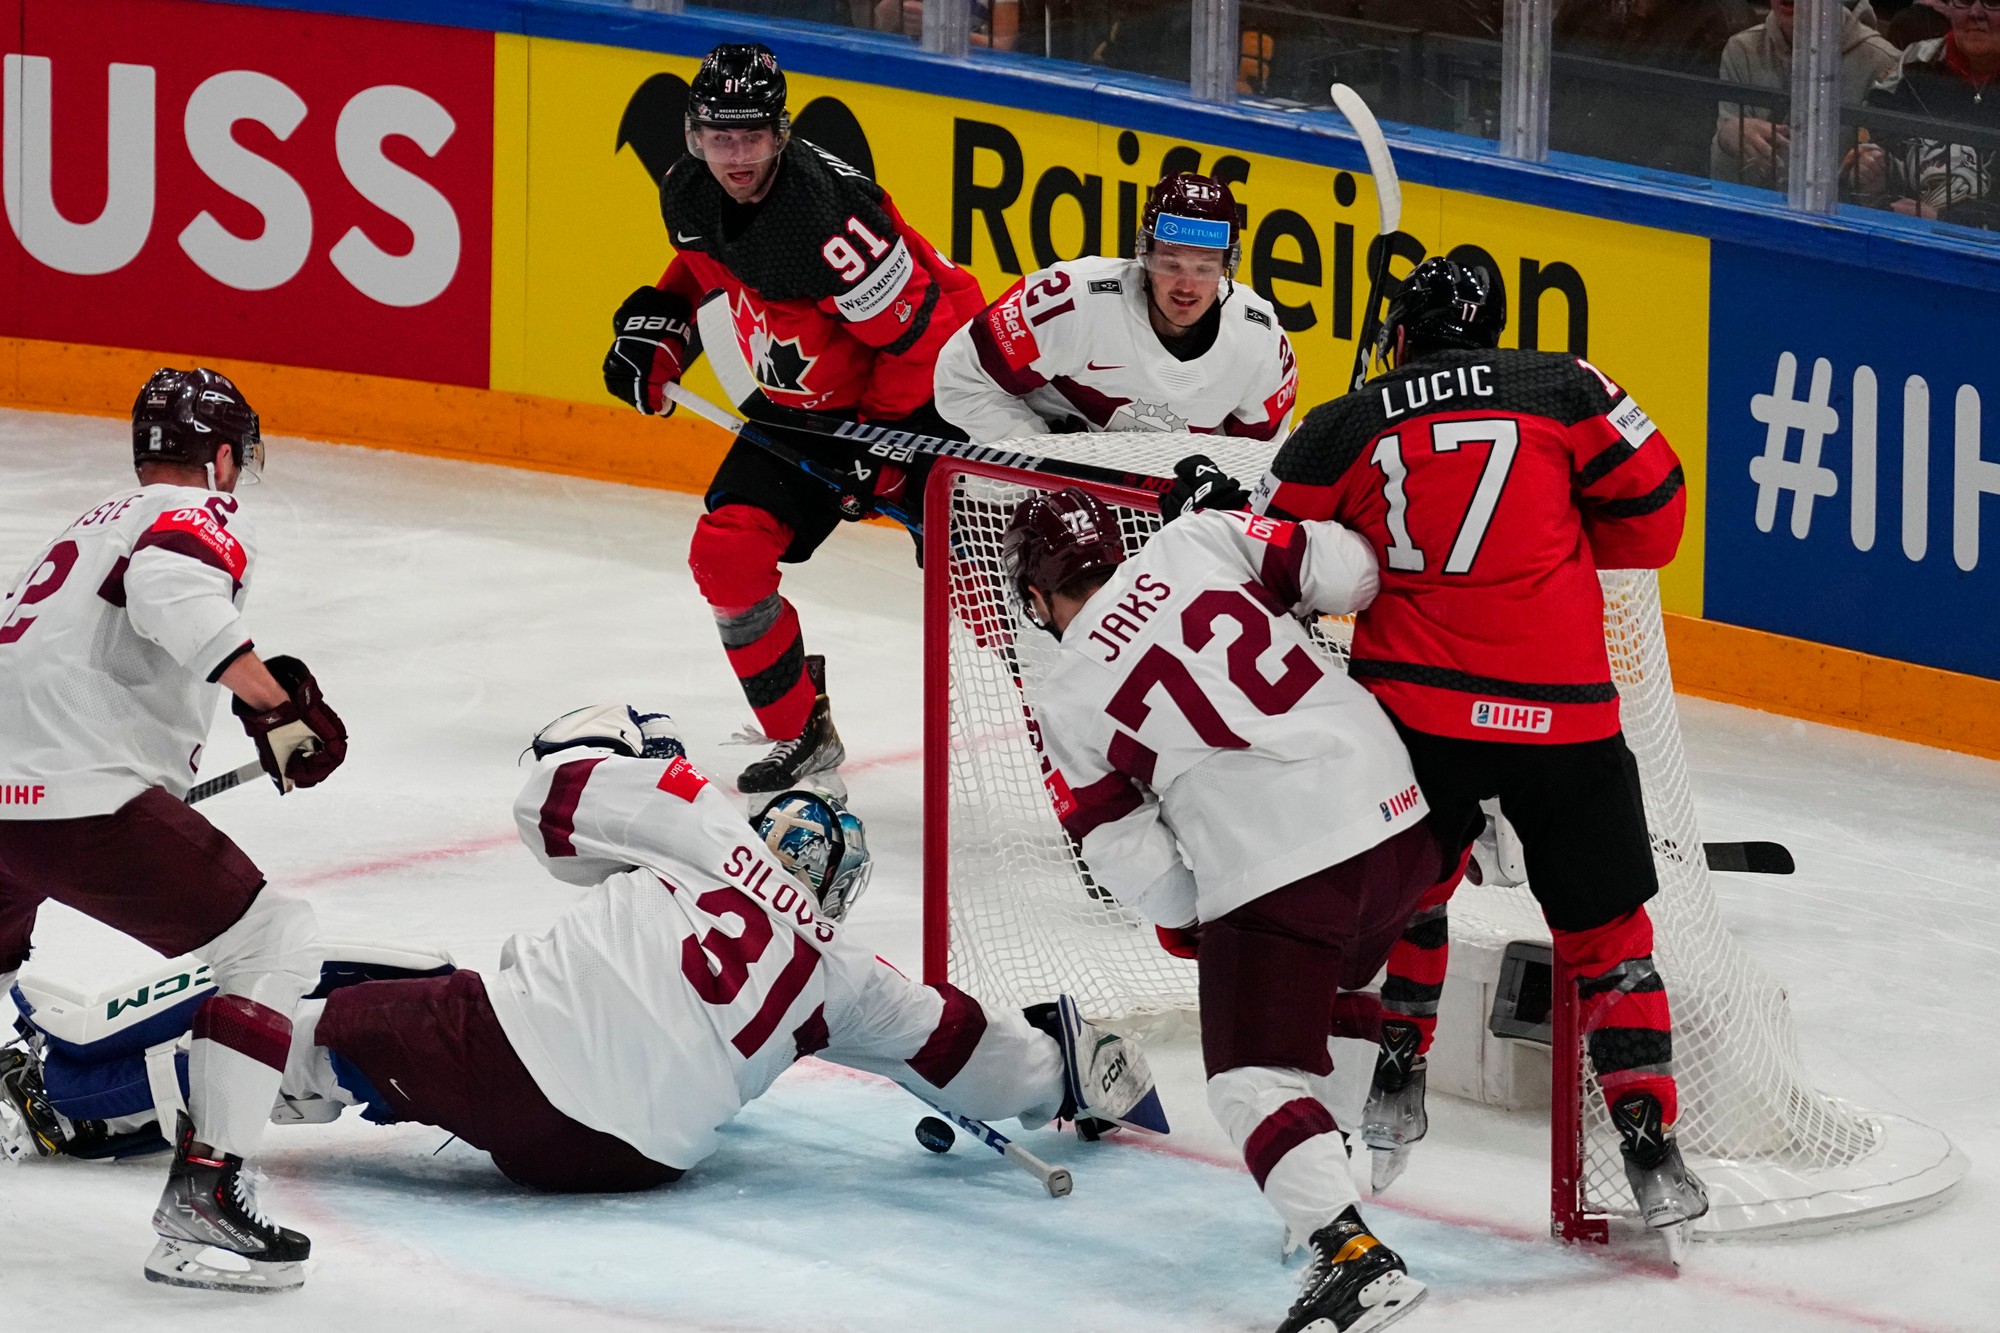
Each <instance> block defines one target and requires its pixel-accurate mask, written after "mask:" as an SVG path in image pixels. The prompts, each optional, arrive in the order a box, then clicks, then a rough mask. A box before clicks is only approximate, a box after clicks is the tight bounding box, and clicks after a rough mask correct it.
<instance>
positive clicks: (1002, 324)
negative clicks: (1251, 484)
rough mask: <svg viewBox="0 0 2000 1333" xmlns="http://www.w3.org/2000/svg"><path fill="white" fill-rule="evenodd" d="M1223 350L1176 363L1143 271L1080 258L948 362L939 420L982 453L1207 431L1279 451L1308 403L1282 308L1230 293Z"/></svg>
mask: <svg viewBox="0 0 2000 1333" xmlns="http://www.w3.org/2000/svg"><path fill="white" fill-rule="evenodd" d="M1223 294H1224V297H1225V298H1226V299H1225V300H1224V301H1223V304H1222V315H1221V322H1220V324H1219V326H1218V328H1217V331H1216V335H1215V342H1214V344H1213V345H1212V346H1211V347H1210V348H1209V349H1208V350H1207V351H1206V352H1203V353H1202V354H1201V355H1200V356H1198V357H1195V358H1194V359H1193V360H1191V361H1182V360H1179V359H1178V358H1176V357H1175V356H1174V354H1173V353H1172V352H1169V351H1168V350H1167V349H1166V347H1165V346H1164V345H1163V344H1162V343H1161V342H1160V339H1159V335H1158V334H1156V333H1154V332H1153V326H1152V323H1151V321H1150V320H1149V319H1148V317H1147V313H1146V299H1147V298H1146V270H1145V268H1144V267H1143V266H1141V265H1140V263H1139V261H1137V260H1135V259H1105V258H1097V257H1093V258H1087V259H1071V260H1066V261H1064V262H1062V263H1060V264H1055V265H1052V266H1050V267H1048V268H1045V269H1042V270H1040V271H1039V272H1036V273H1030V274H1029V275H1028V276H1027V277H1025V278H1023V279H1021V281H1019V282H1017V283H1015V284H1014V285H1013V286H1012V287H1011V288H1009V289H1008V290H1007V293H1006V295H1004V296H1002V297H1001V298H1000V299H999V300H997V301H995V302H994V303H993V304H992V305H990V306H988V307H987V308H986V310H985V311H984V312H982V313H981V314H979V315H978V316H976V317H974V319H973V320H972V322H971V323H969V324H967V325H966V326H965V327H964V328H961V329H960V330H959V331H958V332H957V333H954V334H953V335H952V336H951V340H950V341H949V342H947V343H946V344H945V346H944V350H943V351H942V352H940V353H939V354H938V362H937V378H936V381H935V388H936V391H937V409H938V411H939V412H940V413H941V414H943V416H944V418H945V419H946V420H947V421H950V422H951V423H952V424H953V425H955V426H957V427H958V428H959V429H961V430H963V431H965V432H966V434H968V435H969V436H971V438H972V440H973V442H974V443H977V444H992V443H994V442H995V441H998V440H1006V439H1014V438H1018V437H1020V436H1023V435H1041V434H1044V433H1047V432H1049V431H1051V430H1056V429H1059V428H1062V427H1063V426H1064V425H1066V424H1067V425H1069V427H1070V428H1071V429H1074V423H1077V422H1082V423H1083V424H1084V425H1086V426H1087V427H1088V428H1089V429H1090V430H1093V431H1196V432H1199V433H1202V434H1209V435H1241V436H1248V437H1250V438H1252V439H1257V440H1270V441H1273V442H1276V441H1278V440H1281V439H1283V438H1284V436H1285V432H1286V431H1287V430H1288V429H1289V426H1290V421H1291V415H1292V404H1293V402H1294V401H1295V400H1296V399H1297V398H1298V387H1299V371H1298V362H1297V360H1296V359H1295V358H1294V357H1293V355H1292V345H1291V342H1290V341H1289V340H1288V339H1287V338H1286V337H1285V331H1284V330H1283V329H1282V328H1280V327H1279V325H1278V317H1277V314H1276V313H1275V312H1274V311H1273V310H1272V309H1271V303H1270V302H1269V301H1266V300H1265V299H1264V298H1263V297H1261V296H1259V295H1257V293H1255V292H1253V291H1251V290H1250V289H1249V288H1248V287H1246V286H1244V285H1243V284H1242V283H1240V282H1233V283H1227V284H1225V286H1224V288H1223Z"/></svg>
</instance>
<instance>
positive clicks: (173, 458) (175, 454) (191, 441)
mask: <svg viewBox="0 0 2000 1333" xmlns="http://www.w3.org/2000/svg"><path fill="white" fill-rule="evenodd" d="M218 444H227V445H228V446H229V449H230V452H231V454H233V455H234V456H235V459H236V466H237V467H239V468H241V469H242V470H243V473H244V475H245V476H248V477H255V476H257V475H258V474H259V473H261V472H262V471H263V470H264V437H263V435H262V433H261V432H260V431H259V429H258V424H257V413H256V412H255V411H253V410H252V409H251V407H250V400H249V399H247V398H245V397H244V396H243V391H242V390H241V389H239V388H237V387H236V385H235V383H234V382H232V381H231V380H230V378H229V377H228V376H227V375H224V374H221V373H220V372H218V371H213V370H209V369H207V368H205V367H202V366H196V367H195V368H194V369H193V370H175V369H174V368H173V367H171V366H162V367H161V368H160V369H158V370H156V371H154V372H153V377H152V378H151V379H149V380H147V381H146V384H145V387H144V388H142V389H140V390H139V397H138V398H137V399H136V400H135V401H134V402H133V404H132V462H133V465H134V466H137V465H138V464H140V463H180V464H184V465H189V466H193V467H203V466H206V465H207V464H209V463H211V462H213V461H214V460H215V447H216V446H217V445H218Z"/></svg>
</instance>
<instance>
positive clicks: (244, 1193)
mask: <svg viewBox="0 0 2000 1333" xmlns="http://www.w3.org/2000/svg"><path fill="white" fill-rule="evenodd" d="M265 1179H266V1178H265V1175H264V1173H263V1172H262V1171H260V1170H257V1169H255V1168H251V1167H239V1168H238V1169H237V1172H236V1181H235V1184H234V1186H233V1188H232V1191H231V1192H232V1193H234V1194H235V1196H236V1206H237V1207H239V1208H241V1209H242V1210H243V1215H244V1216H245V1217H248V1218H249V1219H250V1220H251V1221H252V1222H255V1223H256V1224H257V1225H258V1226H260V1227H263V1228H265V1229H266V1230H276V1228H275V1227H273V1226H272V1224H271V1219H270V1218H269V1217H266V1216H265V1215H264V1210H263V1208H262V1206H260V1205H259V1204H258V1202H257V1192H258V1190H259V1189H261V1188H262V1187H263V1186H264V1184H265Z"/></svg>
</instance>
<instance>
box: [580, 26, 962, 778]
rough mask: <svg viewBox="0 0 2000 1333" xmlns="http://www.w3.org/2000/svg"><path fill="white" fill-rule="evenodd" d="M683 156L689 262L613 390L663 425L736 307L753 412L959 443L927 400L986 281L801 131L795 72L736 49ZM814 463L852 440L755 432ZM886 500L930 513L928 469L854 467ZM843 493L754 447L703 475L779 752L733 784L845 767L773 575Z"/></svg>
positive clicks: (740, 672) (703, 551)
mask: <svg viewBox="0 0 2000 1333" xmlns="http://www.w3.org/2000/svg"><path fill="white" fill-rule="evenodd" d="M687 105H688V110H687V143H688V153H687V155H686V156H684V157H682V158H681V159H680V160H679V161H678V162H676V163H675V164H674V165H673V167H671V168H670V169H669V170H668V171H667V173H666V176H665V177H664V178H663V179H662V180H661V182H660V211H661V215H662V216H663V217H664V218H665V220H666V224H667V232H668V235H669V237H670V238H671V239H672V241H673V244H674V247H675V249H676V250H677V251H678V253H677V254H676V255H675V256H674V260H673V263H672V264H670V265H669V266H668V268H667V271H666V274H665V275H664V276H663V277H661V279H660V281H659V283H658V285H657V286H651V287H641V288H639V289H638V290H637V291H635V292H633V293H632V295H631V296H629V297H628V298H626V300H625V303H624V304H623V305H622V306H620V307H619V308H618V312H617V314H616V315H615V316H613V319H612V328H613V341H612V344H611V350H610V352H609V353H608V354H607V355H606V356H605V358H604V383H605V387H606V388H607V389H609V390H610V391H611V393H612V394H613V395H614V396H615V397H617V398H618V399H620V400H621V401H623V402H626V403H630V404H631V405H632V406H633V407H635V408H637V409H638V410H639V411H641V412H650V413H657V414H659V415H666V414H667V413H669V412H671V411H673V402H672V400H671V399H669V398H667V397H665V390H666V386H667V385H669V384H671V383H674V382H677V381H678V380H679V379H680V378H681V375H682V374H683V373H684V372H685V371H686V370H687V368H688V366H689V365H690V364H692V363H693V361H694V359H695V358H696V357H697V356H699V355H700V354H701V340H700V334H699V332H698V330H697V329H696V326H695V312H696V310H697V308H698V307H700V305H701V304H702V302H704V301H705V300H707V299H708V298H709V297H710V296H711V295H714V294H717V293H720V294H721V295H722V297H723V298H724V299H725V300H727V301H728V303H729V314H730V319H731V321H732V322H733V324H734V326H735V331H736V341H737V344H738V346H739V347H740V348H741V350H742V352H743V357H744V360H745V361H746V362H748V363H749V366H750V369H751V373H752V374H753V375H754V376H755V377H756V380H757V384H758V393H756V394H754V395H752V397H751V399H750V400H749V401H748V402H746V403H744V404H742V408H743V412H744V414H745V415H746V416H748V417H750V418H752V419H753V420H754V419H757V418H759V417H768V416H769V415H770V413H769V408H770V407H771V405H773V404H776V405H777V406H779V407H782V408H792V409H802V410H806V411H811V412H821V413H825V414H827V415H828V416H829V418H834V419H846V420H856V419H858V420H862V421H868V422H872V423H876V424H879V425H885V426H898V427H903V428H906V429H910V430H915V431H920V432H922V433H925V434H929V435H949V436H953V437H956V436H957V434H958V432H957V431H955V430H953V429H952V428H951V427H950V426H949V425H948V424H946V422H945V421H944V420H943V419H942V418H941V417H939V416H938V415H937V413H936V410H935V409H934V408H933V407H932V405H931V379H932V374H933V368H934V366H935V364H936V361H937V356H938V352H939V350H940V349H941V348H942V347H943V346H944V344H945V340H946V339H947V338H949V337H951V335H952V332H953V331H954V330H956V329H957V328H958V327H959V326H960V325H962V324H964V323H965V322H966V321H967V320H968V319H970V318H972V316H973V315H975V314H976V313H978V311H979V309H980V308H981V307H982V306H983V305H984V304H985V298H984V296H983V295H982V294H981V292H980V290H979V283H978V280H977V279H975V278H974V277H973V276H972V275H971V274H970V273H967V272H966V271H965V270H964V269H961V268H958V267H956V266H955V265H953V264H952V263H951V261H950V260H948V259H946V258H945V257H944V256H943V255H941V254H939V253H938V251H937V250H936V248H935V247H933V246H932V245H931V243H930V242H929V241H927V240H925V239H924V238H923V237H922V236H921V235H919V234H918V233H917V231H916V229H915V228H913V227H911V226H910V224H909V223H907V222H905V221H904V220H903V217H902V214H900V213H898V212H897V211H896V205H895V203H894V202H893V201H892V200H891V199H890V198H889V196H888V194H887V192H885V191H884V190H883V189H882V187H881V186H879V185H877V184H876V183H875V182H874V181H871V180H869V179H867V178H866V177H865V176H863V175H862V174H861V173H860V172H858V171H856V170H855V169H854V168H853V167H850V166H849V165H847V164H846V163H845V162H842V161H841V160H840V159H839V158H837V157H834V156H833V155H832V154H830V153H828V152H826V151H824V150H823V149H821V148H818V147H817V146H815V145H813V144H811V143H808V142H806V141H804V140H792V139H791V138H790V130H789V127H790V120H789V117H788V116H787V114H786V111H785V76H784V74H783V73H782V72H781V71H780V70H779V68H778V62H777V60H776V59H775V58H774V57H773V56H772V54H771V53H770V51H768V50H766V49H765V48H764V47H762V46H757V45H749V44H725V45H722V46H718V47H716V48H715V49H714V50H713V51H710V52H709V53H708V56H707V57H706V58H705V59H704V60H703V61H702V64H701V69H700V71H699V72H698V73H697V74H696V75H695V77H694V82H693V84H692V86H691V87H690V89H689V92H688V104H687ZM761 429H763V430H764V431H765V433H767V434H771V435H775V436H777V437H779V438H780V439H781V440H782V442H783V443H784V444H785V445H787V446H788V447H790V448H792V449H795V450H797V451H798V452H799V453H801V454H804V455H806V456H807V457H808V458H811V459H813V460H815V461H817V462H821V463H825V464H827V465H828V466H830V467H833V468H837V469H840V470H847V469H849V468H850V467H851V466H852V465H853V463H854V461H855V457H856V451H855V450H854V449H853V447H851V446H844V445H840V444H836V443H834V442H832V441H830V440H828V439H825V438H823V437H820V436H816V435H812V434H809V433H803V432H797V431H791V432H788V431H786V430H785V429H784V428H783V427H782V426H781V425H777V424H766V425H764V426H762V427H761ZM856 475H857V477H862V478H864V480H865V484H866V485H867V486H868V487H872V495H871V496H869V497H868V498H869V499H870V500H871V501H872V502H873V504H874V505H875V506H876V507H877V508H883V509H894V510H896V511H898V512H900V513H903V514H907V515H918V514H921V513H922V508H923V506H922V496H921V491H922V473H921V472H911V471H907V470H905V469H904V468H901V467H898V466H895V465H893V464H874V463H871V464H870V465H868V466H867V468H866V471H865V473H863V472H862V471H860V470H857V471H856ZM839 501H840V497H839V496H837V495H836V494H835V493H834V491H833V490H832V489H830V488H829V487H827V486H826V485H825V484H824V483H822V482H820V481H817V480H814V479H813V478H811V477H809V476H807V475H805V474H804V473H803V472H802V471H800V470H799V469H798V468H797V467H796V466H794V465H793V464H791V463H788V462H784V461H781V460H779V459H776V458H774V457H772V456H771V455H770V454H769V453H767V452H765V451H764V450H762V449H759V448H757V447H756V446H754V445H751V444H749V443H747V442H744V441H740V440H739V441H738V442H737V443H736V444H735V445H734V446H733V447H732V448H731V449H730V451H729V454H728V456H727V457H726V458H724V459H723V462H722V466H721V468H720V469H719V470H718V471H717V472H716V474H715V479H714V480H713V481H712V482H710V483H709V487H708V495H707V503H708V512H707V513H706V514H705V515H703V516H702V518H701V521H700V522H699V523H698V524H697V525H696V527H695V534H694V542H693V545H692V547H691V548H690V550H689V552H688V564H689V567H690V568H691V569H692V570H693V572H694V579H695V584H696V586H697V587H699V588H700V589H701V594H702V596H703V597H704V598H705V599H706V600H707V601H708V604H709V607H710V609H711V610H712V611H713V612H714V614H715V622H716V627H717V629H718V630H720V631H721V634H722V644H723V648H724V650H725V651H726V652H727V653H728V655H729V663H730V666H731V667H732V668H733V669H734V670H735V672H736V676H737V679H738V680H739V681H741V682H742V685H743V693H744V694H745V696H746V697H747V698H748V699H749V702H750V706H751V708H752V709H753V710H754V711H755V713H756V715H757V721H758V724H759V725H760V726H761V727H762V728H763V730H764V733H765V734H766V735H767V736H769V737H770V739H771V740H772V741H773V742H774V745H773V748H772V749H771V751H770V753H769V754H768V755H767V756H765V758H763V759H761V760H759V761H758V762H756V763H754V764H751V765H750V766H749V767H748V768H747V769H745V770H744V772H743V774H742V776H741V777H739V778H738V779H737V786H738V787H739V788H740V789H742V790H743V791H746V792H771V791H782V790H784V789H785V788H787V787H791V786H794V785H796V784H797V783H798V782H799V780H800V779H802V778H804V777H806V776H808V775H811V774H815V773H819V774H821V775H822V776H821V777H820V778H819V779H816V780H817V781H819V782H820V783H821V784H822V785H829V786H830V785H831V784H832V782H833V781H834V779H833V776H832V774H833V770H835V769H837V768H838V767H839V766H840V763H841V761H842V760H843V759H844V758H845V757H846V752H845V750H844V749H843V747H842V745H841V741H840V735H839V733H838V732H837V731H836V730H835V729H834V725H833V717H832V713H831V710H830V709H829V707H828V704H827V698H826V681H825V667H824V661H823V659H821V658H819V657H808V656H807V655H806V653H805V649H804V646H803V643H804V640H803V638H802V635H801V630H800V627H799V617H798V613H797V612H796V611H795V610H794V609H793V607H792V604H791V603H790V602H788V601H786V600H785V599H784V597H783V596H781V595H780V593H779V591H778V566H779V565H780V564H781V563H796V562H798V561H802V560H805V559H807V558H809V557H810V556H811V555H812V553H813V551H814V550H815V549H817V548H818V546H819V545H820V543H821V542H823V541H825V540H826V539H827V537H828V536H829V535H831V534H832V532H833V530H834V528H835V527H836V526H838V524H839V523H840V521H841V519H842V518H860V517H862V516H863V513H862V512H861V511H855V512H846V513H844V512H843V511H842V509H841V507H840V503H839Z"/></svg>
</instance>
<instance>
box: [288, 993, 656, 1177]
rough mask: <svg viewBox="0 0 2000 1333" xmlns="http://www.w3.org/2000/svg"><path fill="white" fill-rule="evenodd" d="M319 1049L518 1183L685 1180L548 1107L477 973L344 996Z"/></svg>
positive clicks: (392, 1107)
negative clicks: (479, 1152) (485, 1154)
mask: <svg viewBox="0 0 2000 1333" xmlns="http://www.w3.org/2000/svg"><path fill="white" fill-rule="evenodd" d="M313 1042H314V1044H315V1045H318V1046H323V1047H325V1048H326V1049H327V1050H329V1051H332V1052H333V1053H334V1054H335V1055H337V1056H339V1057H341V1059H343V1060H346V1061H348V1062H349V1063H351V1064H352V1065H353V1066H354V1068H356V1069H357V1070H359V1071H360V1072H361V1076H362V1077H363V1078H365V1079H366V1080H368V1083H369V1084H370V1086H371V1087H372V1088H373V1089H374V1091H375V1092H376V1093H377V1094H379V1095H380V1097H381V1099H382V1101H384V1102H386V1103H387V1106H388V1110H389V1111H391V1112H392V1113H393V1118H394V1119H396V1120H417V1121H421V1122H423V1123H424V1124H427V1125H436V1126H437V1127H438V1128H440V1129H446V1130H450V1131H451V1132H452V1133H454V1134H456V1135H458V1136H459V1137H460V1138H462V1139H464V1140H465V1141H466V1142H467V1143H469V1144H471V1145H472V1146H473V1147H475V1148H482V1149H484V1150H485V1151H486V1152H488V1153H490V1154H492V1157H493V1165H495V1166H497V1167H499V1168H500V1172H501V1174H502V1175H504V1176H506V1177H507V1178H508V1179H509V1180H511V1181H513V1182H515V1183H516V1184H518V1185H525V1186H527V1187H528V1188H529V1189H537V1190H547V1191H550V1192H553V1193H622V1192H626V1191H630V1190H644V1189H652V1188H653V1187H654V1186H656V1185H665V1184H668V1183H670V1182H672V1181H675V1180H679V1179H680V1178H681V1172H680V1171H678V1170H676V1169H674V1168H673V1167H671V1166H666V1165H663V1164H662V1163H659V1162H655V1161H653V1160H652V1159H651V1158H648V1157H646V1156H645V1155H643V1154H642V1153H640V1152H639V1150H638V1149H636V1148H634V1147H633V1146H632V1145H631V1144H629V1143H626V1142H625V1141H624V1140H623V1139H620V1138H615V1137H613V1136H612V1135H610V1134H606V1133H603V1132H602V1131H600V1130H595V1129H592V1128H590V1127H589V1126H588V1125H585V1124H581V1123H579V1122H578V1121H575V1120H572V1119H570V1118H569V1117H568V1116H566V1115H564V1114H563V1113H562V1112H561V1111H558V1110H557V1109H556V1108H555V1107H554V1106H552V1105H551V1104H550V1103H549V1099H548V1097H547V1096H545V1095H544V1094H543V1092H542V1090H541V1088H540V1087H538V1086H537V1085H536V1083H535V1079H534V1076H533V1075H532V1074H530V1073H529V1072H528V1069H527V1066H526V1065H523V1064H522V1063H521V1057H520V1056H518V1055H516V1054H515V1053H514V1047H513V1044H512V1043H511V1042H509V1041H508V1040H507V1034H506V1032H505V1031H503V1030H502V1029H501V1027H500V1020H499V1019H498V1018H496V1017H495V1016H494V1014H493V1005H492V1002H491V1001H489V1000H488V999H487V998H486V983H485V982H484V981H482V980H480V977H479V974H478V973H477V972H471V971H467V970H465V969H463V968H461V969H459V970H458V971H456V972H453V973H451V974H450V975H449V976H442V977H418V978H415V979H412V980H409V981H369V982H364V983H362V984H361V985H359V986H348V987H345V988H344V989H341V990H337V991H335V992H334V993H333V994H332V995H330V996H328V997H327V1001H326V1009H325V1011H324V1012H323V1013H321V1014H320V1018H319V1026H318V1028H317V1029H315V1031H314V1033H313Z"/></svg>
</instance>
